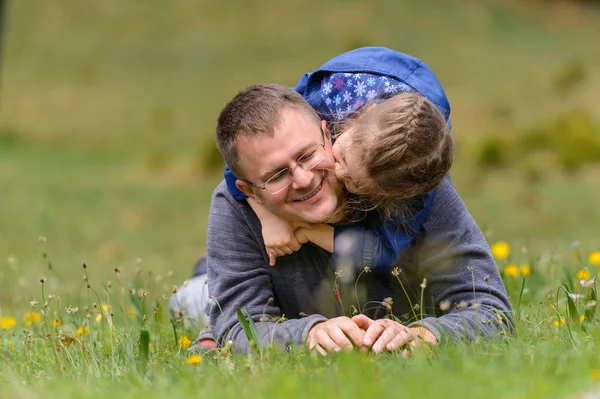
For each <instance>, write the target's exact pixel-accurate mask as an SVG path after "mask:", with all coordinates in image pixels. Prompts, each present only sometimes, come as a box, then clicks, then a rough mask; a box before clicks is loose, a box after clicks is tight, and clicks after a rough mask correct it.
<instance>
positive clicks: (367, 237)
mask: <svg viewBox="0 0 600 399" xmlns="http://www.w3.org/2000/svg"><path fill="white" fill-rule="evenodd" d="M361 75H364V76H361ZM371 77H377V78H378V79H379V80H383V81H385V82H384V83H385V85H382V84H378V85H373V88H374V90H373V91H372V92H371V94H368V92H367V91H365V93H364V94H363V95H362V98H359V97H360V96H359V95H358V94H361V93H360V92H357V90H356V82H359V81H360V82H365V86H366V85H368V83H366V82H367V79H370V78H371ZM334 78H335V79H338V80H340V79H341V80H342V81H343V80H344V78H346V79H347V85H350V86H352V85H354V86H353V87H354V91H353V92H351V91H350V90H351V89H352V87H350V88H348V87H347V86H346V87H342V86H344V84H343V82H342V83H340V85H339V86H338V87H337V91H335V90H331V89H330V88H331V86H327V85H328V84H329V83H331V82H332V81H333V79H334ZM388 81H389V82H391V84H388ZM390 87H393V88H394V89H390ZM294 90H296V91H297V92H298V93H300V94H302V96H303V97H304V98H305V99H306V101H308V103H309V104H310V105H311V106H312V107H313V108H314V109H315V110H316V111H317V112H318V113H319V115H320V116H321V118H323V119H325V120H328V121H332V120H335V119H339V118H342V117H343V116H344V115H340V114H335V113H333V112H332V110H333V108H332V106H331V105H332V103H340V102H342V101H344V100H341V98H340V94H341V93H342V92H344V93H345V94H346V95H347V96H348V97H345V99H346V100H348V101H346V102H347V103H348V107H347V110H348V111H353V110H355V109H356V108H358V107H360V106H361V105H362V104H364V101H363V100H362V99H363V98H366V99H367V100H376V99H378V100H382V99H385V98H387V97H389V96H391V95H393V94H395V93H397V92H399V91H407V90H415V91H417V92H419V93H421V94H422V95H424V96H425V97H427V98H428V99H429V100H430V101H431V102H433V103H434V104H435V105H436V106H437V107H438V108H439V110H440V111H441V112H442V114H443V115H444V117H445V118H446V121H447V123H448V125H449V126H450V104H449V102H448V99H447V97H446V94H445V93H444V89H443V88H442V86H441V84H440V83H439V81H438V80H437V78H436V77H435V75H434V74H433V72H432V71H431V69H429V67H428V66H427V65H425V63H424V62H423V61H421V60H419V59H417V58H414V57H411V56H409V55H407V54H403V53H400V52H397V51H394V50H390V49H388V48H385V47H364V48H359V49H356V50H352V51H349V52H347V53H344V54H341V55H339V56H337V57H334V58H332V59H331V60H329V61H328V62H326V63H325V64H324V65H323V66H321V67H320V68H319V69H317V70H316V71H313V72H309V73H306V74H304V76H302V78H301V79H300V81H299V82H298V83H297V84H296V86H295V87H294ZM352 93H353V94H352ZM352 95H353V96H354V98H353V99H352V100H353V101H352V102H351V101H350V99H349V97H350V96H352ZM334 96H337V98H335V97H334ZM357 100H358V101H357ZM336 109H339V108H336ZM236 180H237V178H236V177H235V176H234V175H233V173H232V172H231V171H230V170H229V168H228V167H226V169H225V181H226V183H227V187H228V189H229V191H230V192H231V194H232V195H233V197H234V198H235V199H237V200H242V199H245V198H246V195H245V194H244V193H242V192H241V191H239V190H238V189H237V187H236V186H235V181H236ZM434 197H435V190H433V191H431V192H429V193H427V194H425V195H423V196H422V197H421V199H420V200H419V206H418V207H417V210H416V211H415V213H414V214H413V215H411V216H410V217H408V218H406V217H405V218H403V220H382V218H381V216H380V215H379V213H377V212H376V211H372V212H369V213H368V214H367V216H366V217H365V218H363V219H362V220H361V221H360V222H359V223H358V224H340V225H336V226H335V230H334V231H335V233H334V253H333V260H334V267H335V265H337V264H339V262H342V261H343V262H347V261H351V262H352V263H353V264H354V265H355V266H356V267H357V268H359V269H360V268H363V267H365V266H367V267H370V268H385V267H391V266H393V265H395V264H396V262H397V261H398V259H399V258H400V256H401V255H402V254H403V253H404V251H405V250H406V248H407V247H408V246H409V245H410V243H411V242H412V241H413V239H414V237H415V235H416V233H417V232H418V231H419V229H421V227H422V226H423V223H424V222H425V220H426V219H427V216H428V214H429V210H430V208H431V205H432V203H433V199H434ZM348 240H351V241H352V244H351V245H348ZM342 246H343V247H346V248H351V253H350V254H348V253H345V254H343V258H344V259H341V255H340V253H339V252H338V251H336V249H337V248H338V247H342Z"/></svg>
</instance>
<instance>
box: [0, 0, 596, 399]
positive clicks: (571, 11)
mask: <svg viewBox="0 0 600 399" xmlns="http://www.w3.org/2000/svg"><path fill="white" fill-rule="evenodd" d="M8 11H9V13H8V25H7V30H6V32H5V37H4V43H3V44H4V51H3V60H2V84H1V87H0V192H1V193H2V195H1V196H0V319H3V318H6V319H4V320H5V321H6V323H7V324H6V326H9V325H10V324H12V323H9V321H10V320H11V319H10V318H12V317H14V318H15V325H14V326H11V327H7V328H0V397H1V398H4V397H6V398H9V397H10V398H12V397H19V398H36V397H77V398H86V397H90V398H91V397H108V396H115V395H116V396H118V397H134V396H141V395H143V396H144V397H163V396H166V395H177V394H179V395H198V396H199V395H214V396H215V397H239V396H240V395H243V394H249V395H254V396H256V397H278V396H281V397H284V396H285V397H292V398H293V397H310V398H312V397H321V396H326V395H329V396H332V395H342V396H343V397H364V396H374V397H375V396H378V397H381V396H386V395H399V394H406V395H413V396H416V395H420V396H426V397H427V396H441V395H444V396H447V397H464V396H469V397H471V396H472V397H505V398H509V397H511V398H514V397H527V398H529V397H534V398H535V397H539V398H548V397H583V393H584V392H592V393H594V392H595V395H597V396H598V395H600V369H599V366H598V365H599V364H600V361H599V360H600V359H599V355H598V353H600V352H598V342H600V341H599V340H600V329H599V328H598V327H599V325H598V320H597V318H596V317H595V314H594V315H593V316H591V317H588V318H587V319H585V316H584V319H585V320H584V322H583V323H580V322H579V317H580V315H581V314H583V313H585V305H586V304H587V303H588V302H589V301H590V300H591V299H590V298H585V299H579V300H577V302H576V303H575V307H576V309H577V314H576V315H575V314H571V313H570V312H569V311H568V310H567V307H568V301H567V299H566V298H567V296H566V294H565V293H564V292H563V291H560V293H559V291H558V289H559V287H560V286H561V285H563V284H567V285H568V286H569V287H570V288H569V290H570V291H577V292H575V293H580V294H583V295H584V296H586V295H588V296H589V295H591V292H592V291H591V288H589V289H587V288H583V287H581V286H580V285H579V280H581V278H578V276H577V274H578V273H580V275H579V277H582V276H583V277H586V278H591V277H594V276H596V275H597V273H598V269H597V268H596V266H595V265H593V264H591V263H593V259H589V255H590V254H591V253H593V252H594V251H600V234H599V231H600V230H599V228H598V226H600V207H598V205H597V204H598V198H599V197H600V179H599V178H598V176H600V169H598V166H597V165H589V166H588V165H585V167H584V168H582V170H581V171H580V172H579V173H576V174H569V173H564V172H563V171H562V170H561V169H560V167H558V166H557V165H555V164H554V163H553V162H552V161H548V162H547V163H542V164H541V165H542V167H541V171H542V172H543V173H541V177H540V178H539V179H536V180H535V182H532V180H531V179H528V178H527V170H524V169H523V168H521V167H520V166H518V165H517V166H514V165H508V166H505V167H502V168H495V169H491V170H488V169H482V168H480V167H478V166H477V163H476V159H477V156H478V153H479V143H480V142H481V141H483V140H485V139H486V138H488V137H491V136H494V135H504V134H506V135H507V136H511V135H517V134H518V133H519V132H520V131H521V130H520V129H521V128H523V127H525V128H526V127H528V126H537V125H540V124H543V123H544V122H545V121H552V120H553V119H554V118H555V117H556V116H557V115H560V114H562V113H564V112H569V111H570V110H573V109H585V110H587V112H588V113H589V114H590V115H592V116H593V117H595V118H599V119H600V105H599V103H598V100H597V93H598V92H600V46H598V43H600V29H599V27H600V11H598V10H597V9H595V8H593V6H591V5H586V6H583V5H577V4H575V3H574V2H543V3H538V2H534V1H532V2H516V1H492V0H487V1H474V0H473V1H470V0H466V1H461V2H459V1H441V0H440V1H434V0H426V1H420V2H410V1H391V0H390V1H381V2H376V3H373V4H371V3H364V2H360V1H352V2H345V1H327V2H313V1H299V0H292V1H288V2H282V3H281V4H280V3H278V2H268V1H264V0H263V1H257V2H243V1H233V2H227V3H225V2H224V3H218V2H208V1H201V2H194V1H189V0H180V1H178V2H173V3H169V4H166V3H165V2H161V1H158V0H148V1H144V2H140V1H134V0H125V1H115V0H104V1H102V2H90V1H81V0H60V1H56V2H44V1H39V0H19V1H12V2H10V4H9V8H8ZM362 45H383V46H388V47H392V48H395V49H398V50H401V51H405V52H407V53H409V54H413V55H415V56H418V57H420V58H422V59H424V60H425V61H426V62H427V63H428V65H429V66H431V68H432V69H433V70H434V71H435V72H436V74H437V75H438V76H439V78H440V80H441V81H442V83H443V85H444V87H445V88H446V90H447V93H448V96H449V98H450V101H451V104H452V107H453V109H452V115H453V117H452V119H453V126H454V135H455V137H456V139H457V153H456V163H455V166H454V169H453V172H452V176H453V179H454V182H455V185H456V187H457V190H458V191H459V193H460V194H461V196H462V197H463V199H464V201H465V203H466V204H467V206H468V208H469V210H470V211H471V213H472V214H473V216H474V217H475V219H476V220H477V221H478V223H479V224H480V226H481V228H482V230H483V231H484V233H485V235H486V237H487V238H488V239H489V241H490V243H493V242H496V241H498V240H505V241H508V242H509V243H510V244H511V248H512V252H511V255H510V257H509V258H508V259H507V260H499V261H498V265H499V267H500V268H501V269H502V270H504V268H505V267H506V266H507V265H509V264H515V265H517V266H521V265H524V264H529V265H531V267H532V271H531V274H530V275H529V276H526V277H523V276H508V275H507V276H506V283H507V288H508V290H509V293H510V294H511V299H512V300H513V304H514V306H515V310H516V312H517V313H516V318H517V320H518V333H517V334H516V335H515V336H514V337H499V338H498V339H497V340H494V341H491V342H478V343H475V344H473V345H463V344H462V343H458V344H455V345H450V346H444V347H442V348H439V349H436V350H434V351H433V353H428V352H422V353H418V354H416V355H415V356H414V357H413V358H411V359H407V360H404V359H401V358H399V357H397V356H395V355H391V356H379V357H375V356H367V355H362V354H357V353H354V354H352V353H351V354H343V355H340V356H335V357H329V358H327V359H320V358H316V357H314V356H312V355H311V354H310V353H308V352H302V351H297V352H293V353H290V354H283V353H280V352H277V351H276V350H272V351H270V352H268V353H265V354H263V355H262V356H261V355H259V354H253V355H251V356H249V357H241V356H230V355H229V354H227V353H221V352H219V353H216V354H213V355H208V356H205V357H204V359H203V360H202V362H201V363H200V364H198V365H192V364H188V363H187V360H188V354H187V353H186V351H184V350H183V349H182V348H181V347H180V345H179V344H177V341H176V340H175V337H174V334H173V328H172V326H171V323H170V322H169V320H168V318H167V314H166V311H165V309H166V302H165V301H166V299H167V298H168V295H169V293H170V292H171V290H172V289H173V287H174V286H177V285H180V284H181V282H182V281H183V280H184V279H185V278H187V277H188V276H189V273H190V272H191V266H192V264H193V262H194V259H195V258H196V256H197V255H198V254H199V253H201V252H202V251H203V250H204V245H205V244H204V243H205V238H206V233H205V231H206V223H207V215H208V207H209V201H210V195H211V192H212V189H213V188H214V187H215V186H216V184H217V183H218V182H219V181H220V179H221V172H220V171H221V164H220V163H219V161H218V160H217V161H215V160H214V159H215V151H214V143H213V142H212V134H213V133H212V132H213V130H214V125H215V119H216V115H217V113H218V111H219V110H220V108H221V107H222V106H223V104H224V103H225V102H226V101H227V100H228V99H229V98H230V97H231V96H232V95H234V94H235V92H236V91H238V90H240V89H241V88H243V87H245V86H247V85H250V84H253V83H257V82H263V81H276V82H279V83H283V84H288V85H292V84H294V83H295V81H296V80H297V79H298V78H299V77H300V76H301V74H302V73H304V72H306V71H309V70H312V69H315V68H316V67H318V66H319V65H320V64H322V63H323V62H324V61H325V60H327V59H328V58H330V57H332V56H334V55H336V54H338V53H340V52H343V51H346V50H349V49H351V48H354V47H357V46H362ZM573 65H576V66H578V65H581V66H582V67H581V69H582V70H583V71H584V72H582V74H583V77H580V79H579V81H576V82H575V83H573V88H572V90H570V91H566V92H560V90H557V83H556V82H557V81H558V80H560V79H559V78H560V77H561V76H565V74H566V76H569V71H571V70H572V69H573V67H572V66H573ZM575 69H576V70H578V69H577V68H575ZM574 241H577V243H576V244H575V245H574V244H573V242H574ZM574 253H577V256H575V255H574ZM590 261H592V262H591V263H590ZM83 262H86V264H87V265H88V267H87V269H85V272H87V276H88V277H87V278H88V280H87V282H88V283H89V284H90V286H91V288H93V289H94V290H95V292H96V293H97V296H96V294H94V292H93V291H91V290H88V289H87V288H86V285H87V283H86V282H85V281H84V280H83V276H84V269H83V268H82V263H83ZM586 267H587V268H589V272H590V273H591V274H590V276H589V277H588V276H586V275H585V274H583V275H582V274H581V273H584V272H582V270H585V268H586ZM115 268H119V269H120V273H119V276H117V275H116V274H115V271H114V269H115ZM42 278H43V279H45V282H44V283H43V289H44V292H43V295H42V284H41V283H40V279H42ZM523 278H525V289H524V290H523V291H521V288H522V281H523ZM109 281H110V285H111V286H112V288H108V286H109ZM121 288H122V290H121ZM130 288H131V289H135V290H136V291H135V295H134V296H133V298H138V299H141V298H140V296H139V295H138V294H140V292H139V291H138V290H139V289H143V290H144V291H143V292H141V293H142V294H143V293H144V292H146V291H147V292H148V294H147V296H146V297H144V300H143V301H142V303H143V307H144V309H143V312H142V310H141V308H140V309H137V310H134V311H131V309H130V308H131V306H133V305H134V304H135V303H137V302H136V301H133V302H132V297H131V296H130V294H129V289H130ZM594 290H595V289H594ZM594 292H595V291H594ZM48 295H53V296H54V297H53V299H51V300H48ZM519 298H520V299H519ZM33 300H35V301H37V302H38V304H37V305H36V306H35V307H34V308H33V309H32V306H31V302H32V301H33ZM46 301H49V303H48V309H49V310H48V314H47V316H46V317H45V318H43V317H42V318H41V319H40V321H39V322H36V323H32V324H31V325H27V321H26V320H23V316H24V314H25V313H26V312H31V311H35V312H37V313H41V311H42V310H43V309H44V303H45V302H46ZM94 303H96V307H94V306H93V304H94ZM103 304H105V305H110V307H109V308H108V310H103V309H102V305H103ZM157 304H160V306H159V309H158V311H156V313H155V312H154V309H155V308H156V306H158V305H157ZM68 306H71V308H73V307H78V308H79V311H78V312H71V313H67V310H66V309H67V307H68ZM86 307H87V308H88V311H87V312H86V310H85V308H86ZM134 309H135V307H134ZM594 311H595V309H594ZM588 312H589V310H588ZM110 313H112V314H114V318H111V317H110ZM144 313H145V314H146V321H144V320H143V314H144ZM86 315H87V316H89V320H88V321H86V320H87V318H86ZM98 315H101V317H100V318H98ZM30 316H31V315H30ZM55 316H56V317H57V318H58V319H59V320H60V325H57V326H54V325H53V322H52V320H53V319H54V317H55ZM588 316H589V314H588ZM561 317H563V318H564V322H563V321H562V319H561ZM97 318H98V321H96V319H97ZM0 324H1V323H0ZM84 324H87V325H88V329H89V330H83V329H82V328H83V327H84ZM555 324H556V325H555ZM0 327H1V326H0ZM176 327H177V336H178V340H179V338H181V337H182V336H184V335H185V336H188V337H190V338H191V337H193V335H194V332H195V331H194V330H193V329H192V330H185V329H184V328H183V327H182V325H181V324H176ZM80 329H82V330H80ZM24 330H25V331H26V332H25V333H24ZM78 330H79V331H80V332H81V334H80V335H77V331H78ZM141 330H148V331H149V332H150V342H149V344H148V351H149V352H148V358H147V361H146V362H144V361H143V360H140V357H141V358H142V359H143V358H144V356H143V355H141V353H142V352H143V351H140V348H144V345H141V344H140V340H139V336H140V331H141ZM66 337H74V338H75V339H74V340H73V341H72V342H70V343H69V344H66V343H65V342H66V341H61V340H62V339H64V338H66ZM60 342H63V345H62V346H61V344H60ZM183 346H185V345H183ZM144 368H145V371H144V370H142V369H144ZM432 382H434V383H432Z"/></svg>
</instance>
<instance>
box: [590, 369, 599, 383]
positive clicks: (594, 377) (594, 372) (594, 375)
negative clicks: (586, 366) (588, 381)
mask: <svg viewBox="0 0 600 399" xmlns="http://www.w3.org/2000/svg"><path fill="white" fill-rule="evenodd" d="M591 374H592V380H594V381H600V369H592V373H591Z"/></svg>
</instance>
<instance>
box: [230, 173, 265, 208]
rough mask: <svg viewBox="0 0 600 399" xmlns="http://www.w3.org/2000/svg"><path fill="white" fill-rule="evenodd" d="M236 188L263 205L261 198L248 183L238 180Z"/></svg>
mask: <svg viewBox="0 0 600 399" xmlns="http://www.w3.org/2000/svg"><path fill="white" fill-rule="evenodd" d="M235 186H236V187H237V189H238V190H240V191H241V192H243V193H244V194H246V195H247V196H248V197H250V198H252V199H253V200H254V201H256V202H258V203H259V204H262V201H261V199H260V197H259V196H258V195H256V194H255V193H254V190H253V189H252V187H251V186H250V185H249V184H248V183H246V182H245V181H243V180H239V179H238V180H236V181H235Z"/></svg>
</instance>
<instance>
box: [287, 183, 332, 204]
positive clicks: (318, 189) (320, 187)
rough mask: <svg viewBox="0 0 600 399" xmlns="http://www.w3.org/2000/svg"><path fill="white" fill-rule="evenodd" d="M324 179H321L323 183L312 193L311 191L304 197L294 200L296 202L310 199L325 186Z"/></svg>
mask: <svg viewBox="0 0 600 399" xmlns="http://www.w3.org/2000/svg"><path fill="white" fill-rule="evenodd" d="M324 180H325V179H321V183H319V185H318V186H317V187H316V188H315V189H314V190H313V191H312V192H311V193H309V194H308V195H305V196H304V197H301V198H298V199H297V200H294V202H303V201H306V200H309V199H311V198H313V197H314V196H315V195H317V194H318V193H319V192H320V191H321V189H322V188H323V181H324Z"/></svg>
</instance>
